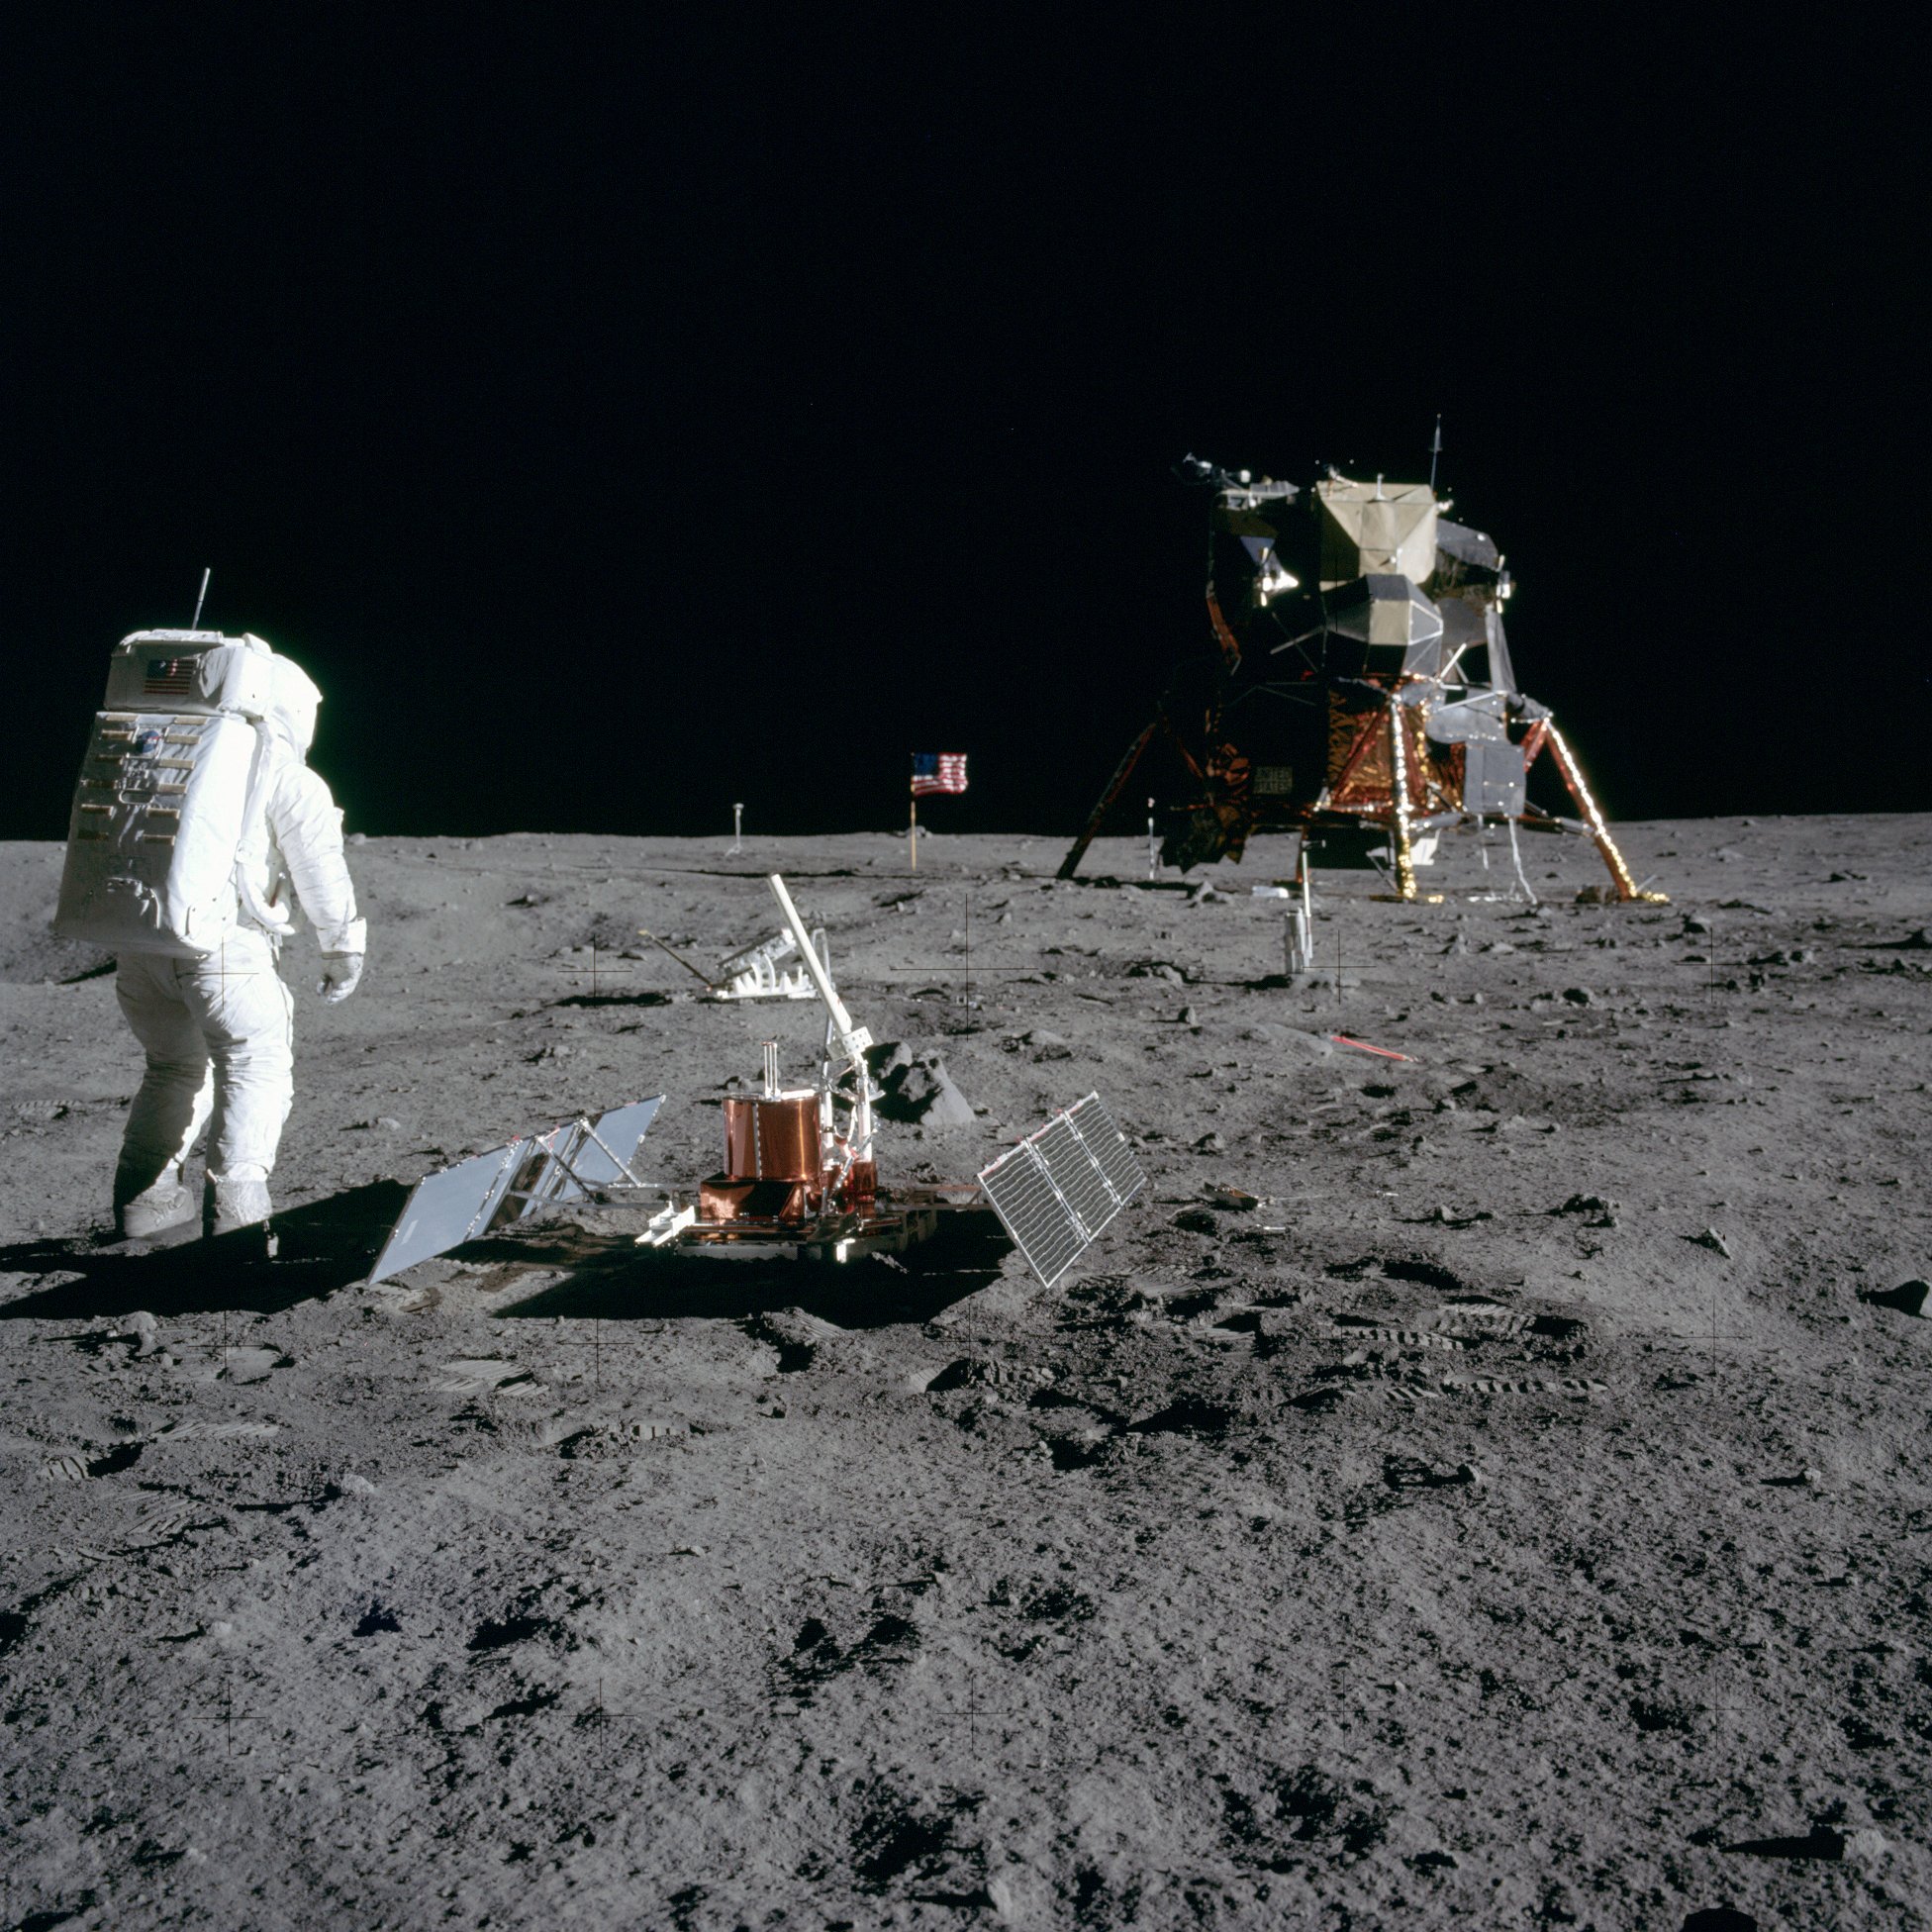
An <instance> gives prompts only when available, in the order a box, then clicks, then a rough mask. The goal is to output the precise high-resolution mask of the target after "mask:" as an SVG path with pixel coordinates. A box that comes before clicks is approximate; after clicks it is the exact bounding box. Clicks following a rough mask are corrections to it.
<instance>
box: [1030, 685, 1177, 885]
mask: <svg viewBox="0 0 1932 1932" xmlns="http://www.w3.org/2000/svg"><path fill="white" fill-rule="evenodd" d="M1160 727H1161V721H1160V719H1159V718H1156V719H1155V720H1154V722H1153V723H1152V724H1149V725H1148V726H1147V728H1146V729H1145V730H1144V731H1142V732H1141V734H1140V735H1139V736H1138V737H1137V738H1135V739H1134V741H1133V743H1132V744H1130V745H1129V746H1128V747H1127V755H1126V756H1125V757H1124V758H1122V759H1121V760H1120V762H1119V763H1118V764H1117V765H1116V766H1114V768H1113V776H1112V777H1111V778H1110V779H1109V780H1108V781H1107V790H1106V791H1104V792H1103V793H1102V794H1101V798H1100V803H1099V804H1098V805H1097V806H1095V807H1094V809H1093V811H1092V812H1090V813H1089V814H1088V815H1087V822H1086V823H1085V824H1084V825H1082V826H1081V828H1080V836H1079V837H1078V838H1076V839H1075V840H1074V842H1073V849H1072V850H1071V851H1069V852H1068V854H1067V855H1066V857H1065V858H1063V859H1062V860H1061V861H1060V870H1059V872H1058V873H1057V874H1056V875H1055V876H1056V877H1058V878H1061V879H1071V878H1072V877H1073V875H1074V874H1075V873H1076V872H1078V871H1079V870H1080V861H1081V860H1082V859H1084V858H1085V857H1086V856H1087V848H1088V846H1090V845H1091V844H1092V843H1093V842H1094V839H1095V838H1096V836H1097V835H1098V834H1099V832H1100V828H1101V821H1103V820H1104V819H1105V818H1106V817H1107V815H1108V814H1109V813H1110V812H1111V811H1112V809H1113V801H1114V800H1115V799H1117V798H1118V797H1119V796H1120V794H1121V793H1122V792H1124V791H1125V790H1126V788H1127V780H1128V779H1130V778H1131V777H1132V776H1133V768H1134V766H1136V765H1137V764H1139V762H1140V757H1141V753H1142V752H1144V751H1145V750H1146V749H1147V746H1148V745H1149V744H1150V743H1151V742H1152V740H1153V736H1154V733H1155V732H1156V731H1158V730H1159V729H1160Z"/></svg>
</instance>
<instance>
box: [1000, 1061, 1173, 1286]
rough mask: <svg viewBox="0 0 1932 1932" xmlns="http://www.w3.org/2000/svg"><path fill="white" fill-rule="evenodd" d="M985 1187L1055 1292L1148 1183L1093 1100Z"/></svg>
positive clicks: (1053, 1122) (1033, 1138)
mask: <svg viewBox="0 0 1932 1932" xmlns="http://www.w3.org/2000/svg"><path fill="white" fill-rule="evenodd" d="M979 1181H980V1186H981V1187H983V1188H984V1189H985V1190H986V1198H987V1200H989V1201H990V1202H992V1204H993V1211H994V1212H995V1213H996V1214H998V1215H999V1216H1000V1223H1001V1225H1002V1226H1003V1227H1005V1229H1006V1230H1007V1232H1008V1233H1009V1234H1010V1235H1012V1236H1013V1241H1014V1246H1015V1247H1016V1248H1017V1249H1018V1250H1019V1252H1020V1253H1021V1254H1023V1255H1024V1256H1025V1257H1026V1260H1027V1262H1028V1263H1029V1264H1030V1266H1031V1267H1032V1269H1033V1272H1034V1273H1035V1274H1036V1275H1038V1276H1039V1278H1040V1280H1041V1281H1043V1282H1044V1283H1045V1284H1046V1285H1047V1287H1048V1288H1051V1287H1052V1286H1053V1284H1054V1283H1055V1282H1057V1281H1058V1280H1059V1279H1060V1277H1061V1276H1062V1275H1064V1274H1065V1273H1066V1272H1067V1270H1068V1269H1069V1268H1071V1267H1072V1266H1073V1264H1074V1263H1075V1262H1076V1261H1078V1260H1079V1259H1080V1257H1081V1255H1082V1254H1083V1253H1085V1252H1086V1250H1087V1249H1088V1247H1090V1246H1091V1245H1092V1243H1093V1241H1094V1239H1095V1237H1096V1236H1097V1235H1098V1234H1099V1233H1100V1231H1101V1229H1102V1228H1104V1227H1105V1226H1106V1225H1107V1224H1108V1222H1109V1221H1111V1219H1112V1218H1113V1216H1114V1215H1115V1214H1117V1213H1118V1212H1119V1211H1120V1209H1121V1208H1122V1207H1125V1206H1126V1205H1127V1203H1128V1202H1129V1201H1131V1200H1132V1199H1133V1198H1134V1196H1135V1195H1136V1194H1138V1193H1139V1192H1140V1190H1141V1189H1142V1188H1143V1187H1144V1186H1145V1185H1146V1181H1147V1177H1146V1175H1145V1174H1143V1173H1142V1172H1141V1170H1140V1163H1139V1162H1138V1161H1136V1160H1135V1159H1134V1157H1133V1152H1132V1150H1131V1149H1130V1148H1129V1147H1128V1145H1127V1137H1126V1135H1125V1134H1123V1133H1122V1132H1121V1131H1120V1129H1119V1128H1118V1127H1116V1126H1115V1125H1114V1124H1113V1122H1112V1120H1111V1118H1110V1117H1109V1115H1108V1111H1107V1109H1106V1108H1104V1107H1103V1106H1102V1105H1101V1103H1100V1097H1099V1095H1097V1094H1089V1095H1088V1096H1087V1098H1086V1099H1085V1100H1084V1101H1082V1102H1080V1103H1079V1105H1078V1106H1075V1107H1070V1108H1069V1109H1068V1110H1067V1111H1065V1112H1064V1113H1056V1114H1054V1116H1053V1117H1052V1119H1050V1120H1049V1121H1047V1123H1046V1125H1045V1126H1043V1127H1041V1128H1040V1130H1039V1131H1038V1132H1037V1133H1033V1134H1029V1135H1028V1136H1027V1137H1026V1138H1025V1139H1024V1140H1022V1141H1021V1142H1020V1143H1019V1145H1018V1146H1017V1147H1014V1148H1011V1149H1009V1150H1008V1151H1007V1152H1006V1153H1004V1154H1002V1155H1001V1156H1000V1158H999V1159H998V1160H997V1161H995V1162H994V1163H993V1165H992V1166H991V1167H987V1168H983V1169H982V1170H981V1171H980V1177H979Z"/></svg>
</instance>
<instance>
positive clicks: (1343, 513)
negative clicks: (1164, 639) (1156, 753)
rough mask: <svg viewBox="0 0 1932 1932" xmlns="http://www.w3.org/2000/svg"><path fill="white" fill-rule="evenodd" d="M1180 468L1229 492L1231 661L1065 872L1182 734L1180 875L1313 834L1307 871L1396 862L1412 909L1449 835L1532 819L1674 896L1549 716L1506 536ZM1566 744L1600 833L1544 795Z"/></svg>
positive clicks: (1628, 890)
mask: <svg viewBox="0 0 1932 1932" xmlns="http://www.w3.org/2000/svg"><path fill="white" fill-rule="evenodd" d="M1180 473H1181V475H1182V477H1183V479H1184V480H1185V481H1187V482H1191V483H1195V484H1198V485H1205V486H1207V487H1209V488H1211V489H1212V491H1213V503H1212V508H1211V510H1210V513H1209V525H1210V535H1209V549H1208V565H1207V618H1208V624H1209V627H1210V629H1211V631H1212V635H1213V639H1214V646H1215V647H1214V649H1213V650H1212V651H1209V652H1202V653H1198V654H1196V655H1194V656H1192V657H1190V658H1189V659H1187V660H1184V662H1183V663H1182V664H1181V665H1180V667H1179V668H1178V669H1177V670H1176V672H1175V675H1174V678H1173V680H1172V682H1171V683H1170V684H1169V686H1168V689H1167V692H1166V694H1165V695H1164V696H1163V697H1162V699H1161V701H1160V704H1159V706H1158V707H1157V709H1156V711H1155V713H1154V718H1153V721H1152V722H1151V723H1150V724H1148V725H1147V727H1146V729H1145V730H1143V731H1142V732H1141V734H1140V735H1139V737H1137V738H1136V739H1135V740H1134V742H1133V743H1132V744H1131V745H1129V746H1128V748H1127V752H1126V755H1125V756H1124V757H1123V758H1122V759H1121V760H1120V762H1119V764H1118V765H1117V766H1116V767H1115V768H1114V772H1113V776H1112V778H1111V779H1110V780H1109V782H1108V786H1107V789H1106V790H1105V791H1104V792H1103V793H1102V794H1101V798H1100V802H1099V803H1098V804H1097V805H1096V806H1095V807H1094V810H1093V812H1092V814H1091V815H1090V816H1089V818H1088V821H1087V823H1086V825H1085V826H1084V827H1083V828H1082V830H1081V833H1080V836H1079V837H1078V838H1077V839H1076V840H1075V841H1074V844H1073V847H1072V849H1071V850H1070V851H1069V852H1068V853H1067V856H1066V858H1065V860H1064V861H1063V862H1062V864H1061V866H1060V874H1059V876H1060V877H1061V878H1062V879H1071V878H1072V877H1073V876H1074V874H1075V872H1076V871H1077V870H1078V868H1079V865H1080V861H1081V858H1082V856H1083V855H1084V854H1085V852H1086V850H1087V847H1088V845H1089V844H1090V843H1091V842H1092V841H1093V839H1094V837H1095V836H1096V834H1097V833H1098V832H1099V830H1100V828H1101V824H1102V822H1103V821H1104V820H1105V819H1106V817H1107V814H1108V812H1109V811H1110V810H1111V807H1112V806H1113V804H1114V803H1115V801H1116V800H1118V799H1119V798H1120V796H1121V795H1122V793H1123V792H1124V791H1125V790H1126V788H1127V783H1128V780H1129V779H1130V778H1131V777H1132V776H1133V773H1134V770H1135V768H1136V767H1137V766H1138V765H1139V764H1140V762H1141V759H1142V758H1143V756H1145V754H1146V753H1147V752H1148V750H1149V749H1150V748H1151V747H1152V745H1153V744H1154V741H1155V740H1156V739H1157V738H1164V739H1166V740H1167V742H1168V743H1169V744H1170V745H1171V746H1172V748H1173V749H1174V750H1175V751H1176V752H1177V753H1178V754H1179V756H1180V759H1181V762H1182V763H1183V765H1184V766H1185V767H1186V770H1187V772H1188V775H1189V782H1190V784H1191V786H1192V788H1193V790H1194V792H1195V797H1194V799H1193V801H1192V802H1191V803H1190V804H1189V805H1187V806H1186V807H1185V808H1183V809H1182V810H1181V811H1180V813H1179V814H1178V815H1176V816H1175V818H1174V820H1173V821H1172V822H1171V824H1170V827H1169V829H1168V832H1167V836H1166V839H1165V841H1164V843H1163V845H1162V847H1161V859H1162V861H1163V863H1165V864H1168V865H1173V866H1176V867H1178V868H1179V869H1181V870H1182V871H1186V870H1188V869H1189V868H1190V867H1192V866H1195V865H1202V864H1206V863H1208V862H1209V861H1211V860H1214V859H1220V858H1226V859H1232V860H1238V859H1239V858H1240V856H1241V853H1242V850H1243V848H1244V847H1245V845H1246V843H1247V840H1248V837H1249V835H1250V834H1251V833H1253V832H1257V831H1286V830H1290V829H1299V830H1300V831H1301V833H1302V838H1303V845H1302V863H1301V865H1300V866H1298V871H1301V872H1304V868H1305V866H1306V865H1307V864H1308V863H1315V864H1321V865H1361V864H1364V863H1374V862H1376V860H1377V859H1378V858H1381V859H1386V860H1387V862H1388V869H1389V874H1390V877H1391V881H1392V884H1393V886H1394V893H1395V897H1397V898H1399V899H1414V898H1415V897H1416V896H1417V895H1416V886H1415V868H1416V866H1417V865H1425V864H1427V863H1429V861H1430V859H1431V858H1432V857H1433V854H1434V849H1435V841H1436V837H1437V835H1438V834H1439V833H1440V831H1441V830H1442V829H1443V828H1445V827H1446V826H1449V825H1452V824H1457V823H1461V822H1465V821H1477V822H1479V823H1480V822H1481V821H1483V820H1487V819H1499V820H1503V821H1507V822H1508V824H1509V825H1510V826H1511V828H1512V834H1511V835H1512V836H1513V828H1514V827H1515V826H1517V825H1521V826H1524V827H1525V828H1527V829H1531V830H1539V831H1570V830H1582V831H1585V832H1587V833H1588V834H1589V836H1590V837H1591V838H1592V840H1593V841H1594V843H1595V846H1596V849H1597V851H1598V852H1599V853H1600V854H1601V855H1602V859H1603V863H1604V865H1605V866H1606V867H1607V868H1608V870H1609V874H1610V885H1609V887H1608V888H1607V889H1606V895H1605V896H1606V897H1608V898H1609V899H1610V900H1612V901H1616V902H1626V903H1627V902H1630V901H1640V900H1641V901H1649V902H1651V903H1654V904H1655V903H1662V901H1663V895H1662V894H1661V893H1651V892H1645V891H1643V890H1642V889H1641V888H1640V887H1639V886H1637V885H1636V884H1634V883H1633V882H1632V880H1631V877H1630V869H1629V867H1628V866H1626V865H1625V864H1624V862H1623V855H1622V854H1621V853H1620V852H1619V851H1618V850H1617V848H1616V844H1615V841H1614V840H1613V839H1612V838H1611V837H1610V833H1609V828H1608V827H1607V826H1606V825H1605V824H1604V822H1603V815H1602V813H1601V812H1600V811H1599V810H1598V809H1597V806H1596V801H1595V800H1594V798H1593V797H1592V796H1591V793H1590V788H1589V787H1588V785H1586V784H1585V782H1584V776H1583V773H1582V771H1581V770H1580V769H1579V767H1578V765H1577V761H1576V758H1575V757H1574V755H1573V754H1572V752H1571V750H1570V746H1569V744H1568V742H1567V741H1566V740H1565V738H1564V736H1563V733H1562V732H1561V731H1559V730H1558V729H1557V726H1556V721H1555V720H1554V719H1553V718H1552V717H1551V716H1550V713H1549V710H1548V708H1547V707H1545V706H1543V705H1539V704H1538V703H1537V702H1536V700H1535V699H1533V698H1530V697H1526V696H1525V695H1524V694H1523V693H1522V691H1521V690H1519V689H1518V687H1517V685H1516V679H1515V672H1514V669H1513V668H1512V666H1511V664H1510V662H1509V647H1508V643H1507V640H1506V638H1505V637H1504V634H1503V624H1502V607H1503V605H1504V604H1505V603H1506V602H1507V601H1508V598H1509V593H1510V590H1511V584H1510V578H1509V573H1508V571H1507V570H1505V569H1504V568H1503V560H1502V557H1501V555H1500V553H1499V552H1498V551H1497V546H1496V544H1495V543H1494V542H1493V541H1492V540H1491V539H1490V538H1489V537H1488V536H1487V535H1485V534H1484V533H1483V532H1482V531H1478V530H1472V529H1470V528H1469V527H1468V526H1467V525H1465V524H1457V523H1452V522H1450V520H1449V519H1448V517H1447V516H1446V515H1444V514H1443V513H1444V512H1445V511H1446V510H1448V509H1449V508H1450V507H1451V506H1449V505H1448V504H1446V503H1440V502H1438V501H1437V499H1436V496H1435V492H1434V490H1433V489H1432V488H1431V487H1430V486H1429V485H1427V484H1422V483H1389V484H1385V483H1384V482H1383V480H1382V479H1381V478H1380V477H1378V478H1377V479H1376V480H1375V482H1373V483H1361V482H1355V481H1353V480H1351V479H1350V478H1348V477H1345V476H1342V475H1340V474H1339V473H1338V472H1336V471H1333V470H1331V471H1330V472H1329V473H1328V476H1327V477H1326V478H1325V479H1324V480H1323V481H1321V482H1319V483H1317V484H1315V486H1314V488H1313V489H1312V491H1310V492H1307V493H1306V495H1307V497H1308V505H1307V509H1308V511H1310V512H1312V516H1311V518H1310V517H1308V516H1307V515H1306V514H1305V513H1304V512H1302V511H1299V510H1297V508H1296V504H1297V501H1298V499H1299V498H1301V497H1302V496H1303V495H1304V492H1303V491H1302V490H1301V489H1300V487H1299V486H1298V485H1296V484H1293V483H1276V482H1272V481H1270V480H1269V479H1267V478H1265V477H1264V478H1260V479H1254V478H1251V477H1250V476H1249V474H1248V472H1247V471H1246V470H1242V471H1240V472H1238V473H1230V472H1229V471H1227V470H1223V469H1217V468H1215V467H1214V466H1213V465H1212V464H1210V463H1205V462H1202V461H1200V460H1199V459H1198V458H1196V457H1193V456H1190V457H1188V458H1187V460H1186V461H1185V462H1184V463H1183V464H1182V466H1181V472H1180ZM1298 526H1299V528H1298ZM1285 539H1287V540H1288V542H1289V543H1290V545H1291V546H1292V549H1293V550H1295V551H1297V552H1299V551H1301V550H1304V549H1305V551H1306V553H1307V562H1306V563H1304V568H1306V567H1307V565H1308V564H1312V566H1313V569H1314V572H1315V574H1316V580H1317V581H1316V586H1315V589H1314V592H1313V594H1312V595H1310V594H1309V592H1308V591H1306V590H1304V587H1303V585H1302V582H1301V580H1300V579H1299V578H1298V577H1296V576H1294V575H1293V574H1291V572H1290V571H1289V570H1288V568H1287V567H1286V565H1285V564H1284V563H1283V561H1282V556H1281V550H1282V546H1283V543H1284V540H1285ZM1296 560H1297V561H1301V558H1300V556H1299V555H1298V556H1297V559H1296ZM1546 750H1547V751H1548V752H1549V754H1550V757H1551V759H1552V761H1553V762H1554V763H1555V765H1556V767H1557V770H1558V772H1559V773H1560V774H1561V776H1562V778H1563V782H1564V784H1565V786H1566V787H1567V788H1568V789H1569V792H1570V795H1571V797H1572V798H1573V799H1575V801H1576V803H1577V808H1578V810H1579V812H1580V813H1581V814H1582V823H1581V824H1574V823H1572V822H1571V821H1566V820H1562V819H1558V818H1556V817H1554V816H1553V815H1551V814H1549V813H1546V812H1543V811H1541V810H1540V809H1539V808H1538V807H1536V806H1534V805H1532V804H1530V802H1529V800H1528V797H1527V784H1528V776H1529V770H1530V767H1531V766H1532V765H1533V764H1534V763H1535V761H1536V759H1537V757H1538V756H1539V755H1540V754H1541V753H1542V752H1544V751H1546ZM1378 848H1380V849H1379V850H1378Z"/></svg>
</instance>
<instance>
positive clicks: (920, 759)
mask: <svg viewBox="0 0 1932 1932" xmlns="http://www.w3.org/2000/svg"><path fill="white" fill-rule="evenodd" d="M965 789H966V754H965V752H963V751H915V752H914V753H913V796H914V797H915V798H916V799H922V798H924V797H925V795H926V794H927V793H928V792H963V791H964V790H965Z"/></svg>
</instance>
